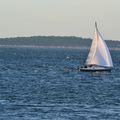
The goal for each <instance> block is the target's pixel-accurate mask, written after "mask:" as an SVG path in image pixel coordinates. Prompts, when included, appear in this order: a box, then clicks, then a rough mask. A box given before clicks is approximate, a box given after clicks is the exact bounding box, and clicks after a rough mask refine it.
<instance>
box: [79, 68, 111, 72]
mask: <svg viewBox="0 0 120 120" xmlns="http://www.w3.org/2000/svg"><path fill="white" fill-rule="evenodd" d="M111 70H112V69H111V68H100V69H99V68H94V69H92V68H80V71H83V72H103V71H106V72H111Z"/></svg>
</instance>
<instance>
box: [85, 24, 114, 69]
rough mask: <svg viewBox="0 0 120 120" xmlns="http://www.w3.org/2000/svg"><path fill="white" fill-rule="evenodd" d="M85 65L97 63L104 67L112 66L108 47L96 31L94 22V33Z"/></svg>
mask: <svg viewBox="0 0 120 120" xmlns="http://www.w3.org/2000/svg"><path fill="white" fill-rule="evenodd" d="M86 65H99V66H105V67H113V63H112V58H111V55H110V52H109V49H108V47H107V45H106V43H105V41H104V40H103V38H102V36H101V34H100V32H99V31H98V28H97V24H96V23H95V33H94V39H93V41H92V45H91V48H90V52H89V55H88V58H87V60H86Z"/></svg>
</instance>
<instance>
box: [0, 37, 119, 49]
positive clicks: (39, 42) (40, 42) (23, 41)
mask: <svg viewBox="0 0 120 120" xmlns="http://www.w3.org/2000/svg"><path fill="white" fill-rule="evenodd" d="M91 42H92V39H90V38H82V37H75V36H32V37H14V38H0V46H1V47H6V46H7V47H20V46H21V47H28V46H29V47H41V48H42V47H43V48H45V47H46V48H75V49H81V48H84V49H86V48H87V49H89V48H90V46H91ZM106 43H107V45H108V47H109V48H110V49H119V48H120V41H112V40H106Z"/></svg>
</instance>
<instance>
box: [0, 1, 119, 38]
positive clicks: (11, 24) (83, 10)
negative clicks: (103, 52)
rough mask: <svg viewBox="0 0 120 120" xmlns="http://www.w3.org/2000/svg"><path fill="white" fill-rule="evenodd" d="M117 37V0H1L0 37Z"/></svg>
mask: <svg viewBox="0 0 120 120" xmlns="http://www.w3.org/2000/svg"><path fill="white" fill-rule="evenodd" d="M95 21H97V22H98V27H99V30H100V31H101V32H102V35H103V37H104V38H105V39H119V40H120V0H0V37H14V36H34V35H47V36H48V35H61V36H80V37H85V38H86V37H92V35H93V31H94V22H95Z"/></svg>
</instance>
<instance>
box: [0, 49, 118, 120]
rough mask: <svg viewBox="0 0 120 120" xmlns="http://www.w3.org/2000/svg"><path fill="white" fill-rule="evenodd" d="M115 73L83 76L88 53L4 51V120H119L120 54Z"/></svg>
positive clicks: (0, 100)
mask: <svg viewBox="0 0 120 120" xmlns="http://www.w3.org/2000/svg"><path fill="white" fill-rule="evenodd" d="M110 52H111V55H112V58H113V63H114V69H113V70H112V72H101V73H85V72H80V71H78V67H79V66H81V65H83V64H84V61H85V59H86V57H87V54H88V50H84V49H70V48H69V49H64V48H58V49H57V48H56V49H55V48H49V49H48V48H39V47H38V48H35V47H33V48H31V47H30V48H29V47H23V48H22V47H0V120H119V119H120V50H111V51H110Z"/></svg>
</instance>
